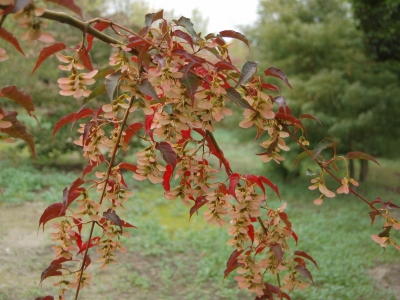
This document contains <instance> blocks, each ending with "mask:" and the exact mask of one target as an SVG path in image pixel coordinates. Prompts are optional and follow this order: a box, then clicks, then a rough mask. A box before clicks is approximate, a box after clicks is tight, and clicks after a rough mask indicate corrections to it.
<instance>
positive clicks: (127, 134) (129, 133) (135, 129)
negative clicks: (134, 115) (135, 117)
mask: <svg viewBox="0 0 400 300" xmlns="http://www.w3.org/2000/svg"><path fill="white" fill-rule="evenodd" d="M142 127H143V124H142V123H134V124H132V125H130V126H129V127H128V128H127V129H126V130H125V136H124V143H125V144H129V141H130V140H131V138H132V136H133V135H134V134H135V133H136V132H138V131H139V130H140V129H141V128H142Z"/></svg>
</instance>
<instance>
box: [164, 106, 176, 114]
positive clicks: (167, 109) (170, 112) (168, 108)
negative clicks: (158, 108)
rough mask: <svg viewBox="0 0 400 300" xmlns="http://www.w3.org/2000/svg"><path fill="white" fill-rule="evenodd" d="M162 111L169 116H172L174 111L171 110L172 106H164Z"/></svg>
mask: <svg viewBox="0 0 400 300" xmlns="http://www.w3.org/2000/svg"><path fill="white" fill-rule="evenodd" d="M163 111H165V112H166V113H167V114H169V115H172V114H173V113H174V111H173V109H172V105H170V104H168V105H164V107H163Z"/></svg>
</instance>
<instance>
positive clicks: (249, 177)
mask: <svg viewBox="0 0 400 300" xmlns="http://www.w3.org/2000/svg"><path fill="white" fill-rule="evenodd" d="M243 177H244V178H246V179H247V180H248V181H250V182H251V183H253V184H254V183H255V184H257V185H258V186H259V187H260V189H261V190H262V191H263V193H264V195H265V187H264V185H263V184H262V182H261V181H260V179H259V176H256V175H253V174H245V175H243Z"/></svg>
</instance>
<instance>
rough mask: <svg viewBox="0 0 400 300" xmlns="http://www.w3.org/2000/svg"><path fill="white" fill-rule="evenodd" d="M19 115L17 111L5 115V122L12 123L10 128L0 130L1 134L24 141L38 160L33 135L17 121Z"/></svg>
mask: <svg viewBox="0 0 400 300" xmlns="http://www.w3.org/2000/svg"><path fill="white" fill-rule="evenodd" d="M17 115H18V113H17V112H15V111H7V112H5V113H4V118H3V120H4V121H8V122H11V123H12V126H11V127H8V128H0V132H4V133H7V134H8V135H9V136H11V137H14V138H18V139H22V140H24V141H25V142H26V143H27V144H28V145H29V147H30V148H31V152H32V155H33V157H34V158H36V154H35V140H34V136H33V134H31V133H30V132H28V131H27V130H26V127H25V126H24V124H22V123H20V122H19V121H18V120H17Z"/></svg>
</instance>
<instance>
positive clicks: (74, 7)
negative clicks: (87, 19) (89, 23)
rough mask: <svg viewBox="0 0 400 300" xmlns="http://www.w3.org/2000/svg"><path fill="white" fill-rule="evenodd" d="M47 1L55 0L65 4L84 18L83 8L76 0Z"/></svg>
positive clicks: (57, 0) (57, 2) (57, 1)
mask: <svg viewBox="0 0 400 300" xmlns="http://www.w3.org/2000/svg"><path fill="white" fill-rule="evenodd" d="M46 1H49V2H53V3H56V4H58V5H61V6H64V7H65V8H68V9H70V10H71V11H73V12H74V13H76V14H77V15H78V16H80V17H81V18H83V14H82V9H81V8H80V7H79V6H77V5H76V4H75V2H74V0H46Z"/></svg>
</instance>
